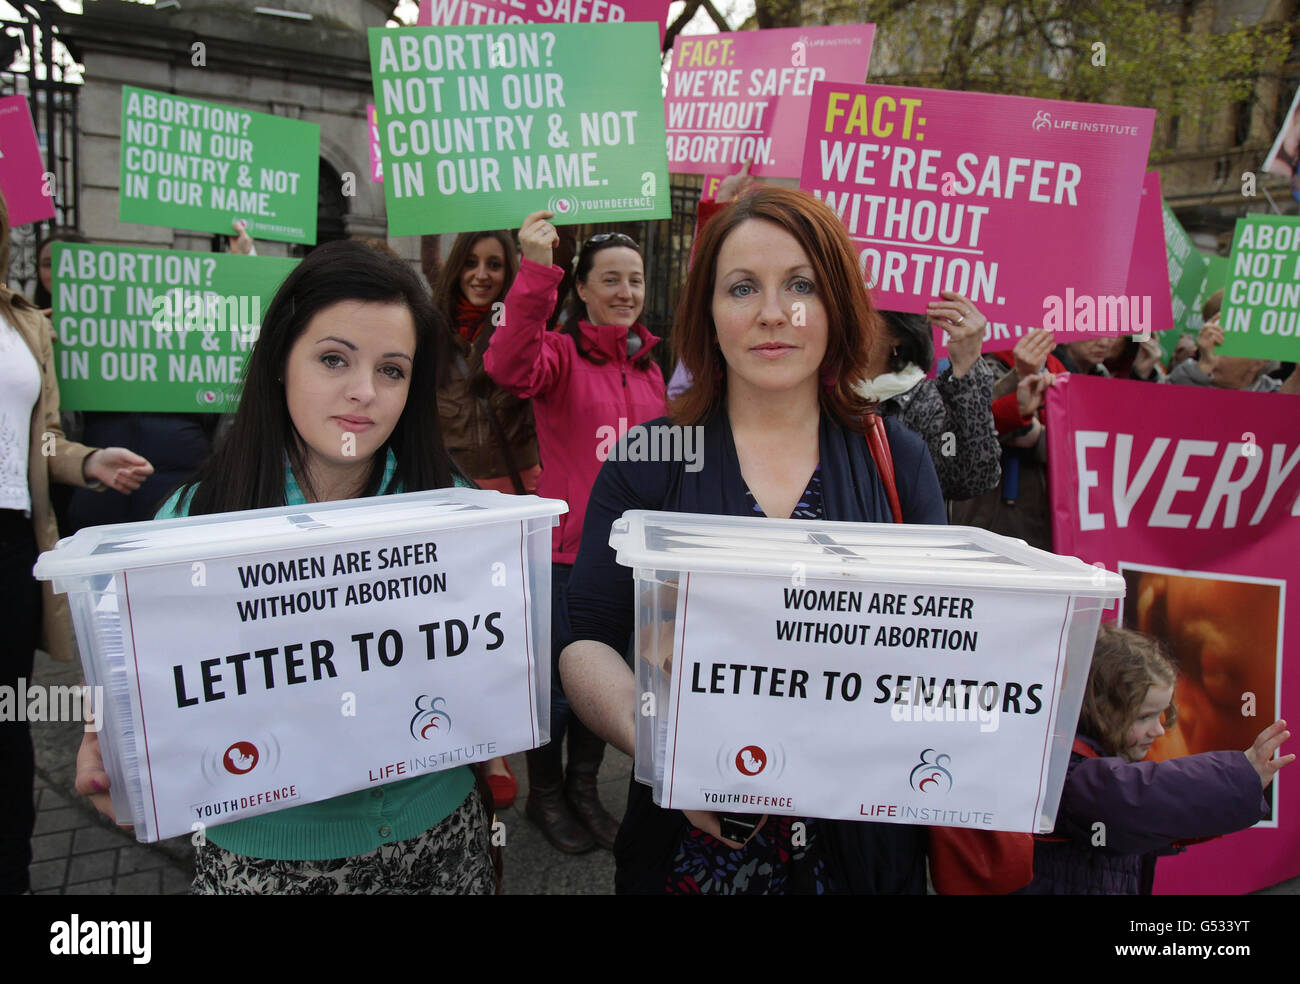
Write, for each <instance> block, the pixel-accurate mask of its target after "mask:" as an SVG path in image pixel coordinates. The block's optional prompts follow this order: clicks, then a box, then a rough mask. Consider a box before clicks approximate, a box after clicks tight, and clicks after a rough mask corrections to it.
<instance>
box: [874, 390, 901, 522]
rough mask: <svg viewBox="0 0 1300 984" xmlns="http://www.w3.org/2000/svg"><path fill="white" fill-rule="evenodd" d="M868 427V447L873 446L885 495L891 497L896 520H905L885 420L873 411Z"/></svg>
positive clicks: (890, 506) (890, 502) (891, 509)
mask: <svg viewBox="0 0 1300 984" xmlns="http://www.w3.org/2000/svg"><path fill="white" fill-rule="evenodd" d="M870 421H871V422H870V424H869V426H868V427H867V447H869V448H871V460H872V461H874V462H875V463H876V471H877V472H878V473H879V475H880V481H881V482H882V483H883V484H884V486H885V495H887V496H888V497H889V509H890V512H892V513H893V514H894V522H895V523H901V522H902V521H903V507H902V506H901V505H899V503H898V483H897V482H895V481H894V456H893V454H892V453H891V452H890V449H889V435H887V434H886V433H885V422H884V421H883V420H881V419H880V415H879V414H876V413H873V414H872V415H871V418H870Z"/></svg>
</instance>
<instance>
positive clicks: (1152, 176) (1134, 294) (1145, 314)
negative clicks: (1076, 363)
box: [934, 171, 1174, 354]
mask: <svg viewBox="0 0 1300 984" xmlns="http://www.w3.org/2000/svg"><path fill="white" fill-rule="evenodd" d="M1173 326H1174V312H1173V295H1172V294H1171V293H1170V290H1169V259H1168V253H1167V250H1166V249H1165V228H1164V209H1163V208H1162V206H1161V198H1160V174H1159V172H1157V171H1149V172H1147V176H1146V179H1145V180H1144V181H1143V182H1142V196H1141V199H1140V201H1139V204H1138V215H1137V227H1136V228H1135V229H1134V232H1133V255H1132V257H1131V258H1130V260H1129V268H1128V285H1127V287H1126V288H1125V290H1124V293H1123V294H1119V295H1103V296H1099V297H1098V296H1093V295H1091V294H1086V293H1079V292H1076V291H1075V289H1074V288H1073V287H1067V288H1066V289H1065V291H1064V292H1063V293H1061V294H1053V295H1048V297H1046V298H1045V299H1044V302H1043V320H1042V323H1041V325H1040V326H1039V327H1042V328H1046V329H1048V330H1049V331H1051V332H1052V334H1053V335H1054V336H1055V339H1056V341H1057V342H1058V343H1063V342H1071V341H1074V340H1076V339H1079V338H1098V337H1105V336H1114V335H1139V336H1141V335H1146V336H1150V334H1151V333H1152V332H1157V331H1167V330H1168V329H1170V328H1172V327H1173ZM935 331H936V335H935V340H934V341H935V347H936V349H937V350H938V351H939V352H940V353H941V354H946V353H947V351H948V335H947V332H945V331H943V330H942V329H939V328H936V329H935ZM1013 344H1014V343H1013ZM1001 347H1006V346H999V345H996V344H990V345H988V346H987V349H988V351H990V352H994V351H997V350H998V349H999V348H1001Z"/></svg>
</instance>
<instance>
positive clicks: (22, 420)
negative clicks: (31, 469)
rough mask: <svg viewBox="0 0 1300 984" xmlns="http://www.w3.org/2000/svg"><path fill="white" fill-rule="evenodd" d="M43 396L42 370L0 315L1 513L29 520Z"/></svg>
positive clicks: (15, 332)
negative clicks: (18, 513)
mask: <svg viewBox="0 0 1300 984" xmlns="http://www.w3.org/2000/svg"><path fill="white" fill-rule="evenodd" d="M40 394H41V367H40V366H39V365H37V364H36V359H34V358H33V357H32V352H31V349H29V348H28V347H27V343H26V342H25V341H23V337H22V335H20V334H18V330H17V329H16V328H14V326H13V325H11V324H10V323H9V322H8V321H7V320H6V319H5V318H4V316H3V315H0V509H20V510H22V511H23V512H25V513H27V514H28V515H29V516H30V515H31V511H32V494H31V490H30V489H28V487H27V455H28V451H29V448H28V442H29V437H30V435H31V425H32V408H33V407H35V406H36V399H37V397H39V396H40Z"/></svg>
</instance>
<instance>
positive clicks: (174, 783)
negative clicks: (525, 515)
mask: <svg viewBox="0 0 1300 984" xmlns="http://www.w3.org/2000/svg"><path fill="white" fill-rule="evenodd" d="M525 536H526V531H525V524H524V523H522V522H515V523H502V524H497V525H489V526H480V527H475V528H471V529H450V530H438V531H436V532H427V533H421V534H416V535H410V534H407V535H403V536H393V537H385V538H383V539H371V540H355V541H352V542H346V543H338V544H332V545H329V546H325V547H321V546H319V545H317V546H315V547H310V548H302V549H291V550H279V551H276V552H274V553H263V554H249V555H244V556H239V557H228V558H222V559H214V560H209V561H205V562H204V563H203V564H202V565H197V564H191V563H183V564H170V565H164V566H158V567H147V568H142V569H139V570H131V571H129V572H127V573H124V574H123V575H121V577H122V581H123V589H124V591H123V594H124V601H123V604H122V606H121V607H122V615H123V621H124V622H125V623H126V626H125V627H129V633H130V636H131V643H130V648H129V649H128V653H127V655H128V658H127V660H126V666H127V670H128V673H129V674H130V675H131V676H133V677H134V679H133V680H132V681H131V687H130V693H131V700H132V704H133V710H134V714H135V720H137V721H140V722H141V727H140V731H139V737H138V744H139V746H140V747H139V749H138V756H139V759H140V763H141V768H142V770H144V773H145V774H144V776H143V778H144V780H145V790H146V792H145V799H144V810H145V812H146V814H147V815H148V817H149V819H150V821H151V827H152V828H153V829H154V830H155V831H156V832H157V836H158V837H169V836H174V835H176V834H179V833H188V832H189V831H190V830H191V828H192V824H194V823H196V822H197V823H204V824H218V823H226V822H228V821H231V820H236V819H240V818H241V817H248V816H253V815H255V814H258V813H265V812H268V811H269V810H276V809H283V808H285V807H289V806H297V805H300V804H303V803H310V802H314V801H318V800H322V799H326V798H328V797H331V796H337V795H340V794H343V793H347V792H351V791H354V790H357V789H364V788H367V787H369V786H377V785H380V784H382V783H386V782H394V781H396V780H399V779H408V778H411V777H412V776H416V775H421V774H424V773H429V772H434V771H439V770H442V769H448V768H453V767H455V766H457V765H464V764H466V763H469V762H476V761H483V760H486V759H489V758H492V757H494V756H497V755H503V754H507V753H510V752H515V751H519V750H521V749H526V748H533V747H535V746H536V745H537V744H538V740H539V737H538V714H537V706H536V704H535V700H534V687H533V681H534V677H533V674H534V670H535V659H536V653H535V651H534V644H533V641H532V640H531V638H530V629H529V621H528V606H529V605H530V603H531V599H530V597H529V586H528V572H527V569H526V568H525V566H524V561H523V555H524V538H525ZM196 567H202V571H201V576H196V571H195V568H196Z"/></svg>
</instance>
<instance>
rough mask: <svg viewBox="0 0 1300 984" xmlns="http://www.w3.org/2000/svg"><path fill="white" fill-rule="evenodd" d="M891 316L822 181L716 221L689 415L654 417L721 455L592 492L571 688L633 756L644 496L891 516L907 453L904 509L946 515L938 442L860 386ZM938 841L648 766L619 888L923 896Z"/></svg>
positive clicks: (573, 589) (726, 212)
mask: <svg viewBox="0 0 1300 984" xmlns="http://www.w3.org/2000/svg"><path fill="white" fill-rule="evenodd" d="M882 330H883V329H882V328H881V325H880V319H879V315H878V314H877V312H876V311H875V309H874V308H873V306H872V304H871V298H870V295H869V294H868V293H867V290H866V286H865V285H864V284H863V281H862V275H861V273H860V272H859V269H858V264H857V256H856V252H855V251H854V249H853V246H852V243H851V242H850V240H849V238H848V233H847V232H845V230H844V227H843V225H841V223H840V221H839V219H838V218H836V216H835V213H834V212H832V211H831V210H830V209H828V208H827V207H826V206H825V205H823V204H822V203H821V202H819V201H818V200H817V199H815V198H813V197H812V196H811V195H807V194H804V193H803V192H799V191H791V190H787V189H784V188H772V187H765V188H761V189H759V190H758V191H756V192H755V193H753V194H752V195H749V196H747V197H745V198H742V199H740V200H739V201H737V202H735V203H734V204H731V205H729V206H727V207H726V208H724V209H723V210H722V211H720V212H719V213H718V214H717V215H715V216H714V218H713V219H712V220H710V222H709V223H708V224H707V225H706V226H705V227H704V228H703V230H702V231H701V233H700V238H699V241H698V244H697V246H696V251H695V262H694V264H693V265H692V267H691V270H690V273H689V274H688V275H687V280H686V285H685V289H684V290H683V292H682V295H681V299H680V301H679V303H678V308H677V317H676V321H675V324H674V331H675V333H676V335H677V342H678V344H677V349H678V352H679V354H680V357H681V359H682V362H683V363H684V364H685V366H686V369H687V370H688V371H689V372H690V373H691V376H692V377H693V378H694V383H693V385H692V386H691V387H690V389H688V390H687V391H686V392H685V393H683V394H682V396H681V397H679V398H678V399H677V401H676V402H675V403H674V404H673V414H672V417H671V418H670V419H665V420H663V421H655V422H653V423H651V424H649V425H647V427H657V426H670V425H680V426H699V427H701V428H702V431H703V440H702V443H703V449H702V450H703V453H702V455H701V456H700V459H699V460H700V461H701V462H702V467H700V468H694V469H692V468H687V467H686V465H685V463H684V462H681V461H669V462H646V461H641V460H636V461H627V460H623V458H624V457H626V456H624V455H622V454H617V455H611V456H610V458H609V460H607V461H606V462H605V464H604V466H603V467H602V468H601V470H600V474H599V476H598V477H597V479H596V483H595V487H594V488H593V489H592V493H591V497H590V502H589V504H588V506H587V516H586V523H585V525H584V528H583V536H582V545H581V549H580V550H579V552H578V558H577V562H576V564H575V565H574V568H573V575H572V578H571V580H570V584H569V620H570V631H571V633H572V635H571V637H570V640H569V641H570V644H569V645H568V646H567V647H566V648H565V650H564V651H563V653H562V655H561V657H560V669H561V672H562V673H563V676H564V685H565V688H566V689H567V691H568V693H569V697H570V699H571V700H572V701H573V706H574V710H575V712H576V713H577V714H578V715H579V716H580V717H582V718H583V720H585V721H586V722H587V723H588V725H589V726H590V727H591V728H592V730H594V731H595V732H596V733H597V734H599V735H601V736H603V737H604V738H606V739H607V740H608V741H610V742H611V743H612V744H614V745H615V746H616V747H618V748H621V749H622V750H623V751H625V752H626V753H628V754H629V755H631V754H633V751H634V746H635V724H634V721H635V717H634V715H635V714H636V708H637V694H636V688H635V677H634V676H633V673H632V671H631V670H630V669H629V668H628V667H627V665H626V664H625V663H624V661H623V658H622V656H621V655H620V653H621V652H622V648H623V647H624V646H625V644H626V640H627V638H628V635H629V633H630V632H631V630H632V626H633V621H634V618H635V606H634V602H633V572H632V570H631V569H630V568H627V567H624V566H622V565H620V564H619V563H617V561H616V560H615V557H614V551H613V550H612V549H611V548H610V547H609V543H608V541H609V531H610V526H611V524H612V523H614V522H615V521H616V520H617V519H618V518H619V517H620V516H621V515H622V514H623V513H624V512H625V511H626V510H629V509H647V510H664V511H670V512H693V513H708V514H715V515H727V516H756V515H757V516H770V517H774V518H782V519H785V518H787V517H789V518H800V519H805V518H806V519H825V520H840V521H848V522H890V521H891V520H892V519H893V518H894V517H895V513H894V509H893V505H892V503H891V500H890V495H889V491H888V486H887V484H886V482H885V481H883V480H882V478H881V473H880V472H879V471H878V470H877V467H876V464H875V460H876V455H877V454H880V455H882V456H883V455H886V454H888V455H890V456H891V458H892V466H893V472H894V475H895V480H896V489H897V501H898V518H899V519H901V520H902V521H903V522H908V523H929V524H941V523H943V522H944V520H945V517H944V509H943V498H942V495H941V493H940V490H939V483H938V481H937V479H936V478H935V473H934V465H933V464H931V462H930V456H929V455H928V454H927V453H926V450H925V445H924V444H923V443H922V441H921V439H920V438H919V437H917V436H916V434H914V433H912V432H911V431H910V430H908V429H907V428H905V427H903V426H901V425H899V424H898V423H897V422H895V421H893V420H889V419H886V420H885V421H884V423H883V425H878V424H877V422H876V421H874V420H872V419H871V418H870V417H869V416H868V414H869V412H870V410H871V404H870V403H869V402H868V401H867V400H864V399H863V398H862V397H860V396H859V395H858V394H857V393H856V392H855V390H854V387H853V382H854V381H855V380H857V379H861V378H862V377H864V376H866V375H867V373H868V360H869V353H870V352H871V349H872V340H873V337H874V336H875V335H876V333H878V332H880V331H882ZM881 427H883V430H884V432H885V435H886V437H885V440H883V442H882V441H878V440H877V439H876V438H879V436H880V428H881ZM868 429H869V430H870V431H871V432H872V433H874V434H875V435H876V438H868V437H867V434H866V432H867V431H868ZM697 443H698V442H697ZM873 443H874V444H875V445H876V448H877V451H875V452H873V451H872V450H871V447H870V445H871V444H873ZM882 443H883V445H884V446H883V447H882V446H881V445H882ZM881 460H882V461H884V460H885V459H884V458H883V457H882V458H881ZM724 821H725V829H724ZM796 823H798V824H799V826H797V827H796ZM926 845H927V832H926V831H925V829H923V828H916V827H912V826H905V825H896V824H876V823H850V822H838V821H835V822H832V821H824V820H808V819H804V820H799V819H798V818H795V817H787V816H781V817H775V816H774V817H745V816H726V817H721V816H719V814H717V813H712V812H705V811H699V812H689V813H683V812H679V811H675V810H663V809H660V808H659V807H657V806H655V805H654V803H653V802H651V796H650V790H649V788H648V787H647V786H644V785H641V784H640V783H638V782H636V781H635V779H632V780H631V781H630V783H629V787H628V808H627V813H626V815H625V816H624V818H623V823H622V826H621V828H620V830H619V836H618V843H617V845H616V846H615V849H614V854H615V860H616V862H617V872H616V881H615V887H616V890H617V891H619V892H621V893H642V892H646V893H697V892H717V893H729V894H779V893H787V892H863V893H866V892H870V893H878V894H890V893H918V894H923V893H924V892H925V857H926Z"/></svg>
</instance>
